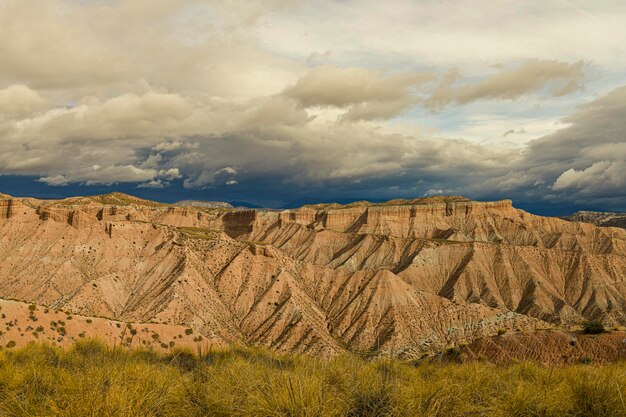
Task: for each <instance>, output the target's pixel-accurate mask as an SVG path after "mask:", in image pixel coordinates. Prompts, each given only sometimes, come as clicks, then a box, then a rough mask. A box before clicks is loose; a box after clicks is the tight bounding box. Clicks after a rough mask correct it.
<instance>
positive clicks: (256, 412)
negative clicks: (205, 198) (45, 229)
mask: <svg viewBox="0 0 626 417" xmlns="http://www.w3.org/2000/svg"><path fill="white" fill-rule="evenodd" d="M625 397H626V364H624V363H616V364H612V365H607V366H594V365H575V366H568V367H562V368H546V367H541V366H539V365H536V364H530V363H522V364H514V365H510V366H506V367H496V366H492V365H488V364H482V363H466V364H434V363H430V364H421V365H415V364H411V363H407V362H402V361H396V360H391V359H381V360H376V361H365V360H363V359H360V358H357V357H354V356H342V357H338V358H334V359H328V360H323V359H317V358H312V357H308V356H299V355H278V354H274V353H269V352H267V351H265V350H262V349H254V348H233V349H228V350H217V351H209V352H192V351H190V350H184V349H173V350H172V351H171V352H170V353H168V354H162V353H157V352H155V351H151V350H136V349H135V350H129V349H125V348H110V347H107V346H105V345H104V344H102V343H100V342H98V341H95V340H81V341H80V342H78V343H76V345H74V346H73V347H71V348H69V349H62V348H58V347H52V346H48V345H45V344H31V345H28V346H26V347H24V348H21V349H4V350H3V351H0V415H2V416H67V417H70V416H73V417H80V416H159V417H168V416H185V417H200V416H300V417H309V416H353V417H356V416H360V417H363V416H372V417H373V416H445V417H455V416H474V415H476V416H498V417H504V416H548V417H549V416H559V417H560V416H572V417H574V416H581V417H582V416H626V404H625V402H624V398H625Z"/></svg>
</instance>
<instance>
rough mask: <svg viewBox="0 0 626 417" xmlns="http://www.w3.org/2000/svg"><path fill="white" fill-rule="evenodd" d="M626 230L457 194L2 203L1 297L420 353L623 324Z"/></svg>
mask: <svg viewBox="0 0 626 417" xmlns="http://www.w3.org/2000/svg"><path fill="white" fill-rule="evenodd" d="M625 275H626V231H625V230H623V229H619V228H611V227H606V228H605V227H602V228H601V227H597V226H594V225H592V224H588V223H581V222H569V221H566V220H563V219H558V218H550V217H541V216H535V215H532V214H530V213H527V212H524V211H522V210H518V209H516V208H514V207H513V205H512V202H511V201H510V200H501V201H494V202H475V201H471V200H467V199H464V198H462V197H435V198H433V197H430V198H425V199H416V200H391V201H390V202H387V203H362V202H357V203H353V204H348V205H333V204H330V205H328V204H327V205H322V206H319V205H316V206H304V207H301V208H298V209H290V210H282V211H267V210H253V209H249V210H248V209H223V208H219V209H211V208H194V207H177V206H173V205H165V204H160V203H156V204H151V203H150V202H149V201H148V200H141V199H136V200H135V198H134V197H132V196H127V195H123V194H115V195H113V196H111V195H106V196H105V197H101V196H92V197H89V198H71V199H66V200H51V201H46V200H37V199H30V198H7V199H3V200H1V201H0V297H4V298H16V299H20V300H23V301H25V302H33V303H40V304H45V305H50V306H51V307H54V308H62V309H64V310H68V311H72V312H73V313H75V314H82V315H87V316H89V315H100V316H103V317H107V318H109V319H112V320H122V321H129V322H135V321H138V322H148V321H150V320H156V321H158V322H162V323H166V324H170V325H179V326H189V327H193V328H194V329H197V331H198V332H199V334H201V335H203V337H205V338H206V339H209V340H219V341H220V343H224V344H232V343H244V344H253V345H263V346H267V347H270V348H272V349H275V350H278V351H293V352H306V353H311V354H316V355H322V356H328V355H336V354H339V353H341V352H344V351H346V350H348V351H352V352H370V353H373V354H383V353H384V354H393V355H396V356H406V357H419V356H420V355H422V354H423V353H424V352H429V351H437V350H441V349H444V348H445V347H447V346H449V345H454V344H459V343H466V342H471V341H473V340H475V339H477V338H478V337H481V336H489V335H495V334H497V333H498V332H499V331H500V330H502V329H505V330H507V331H511V332H515V331H532V330H534V329H537V328H549V327H554V326H556V327H572V326H576V325H577V324H579V323H580V322H581V321H583V320H586V319H590V318H598V319H602V320H604V321H606V322H607V323H614V324H623V323H625V322H626V302H625V301H624V296H623V294H626V283H625V282H624V276H625Z"/></svg>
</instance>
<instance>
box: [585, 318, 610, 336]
mask: <svg viewBox="0 0 626 417" xmlns="http://www.w3.org/2000/svg"><path fill="white" fill-rule="evenodd" d="M605 332H606V328H605V327H604V323H602V322H601V321H600V320H589V321H586V322H584V323H583V333H585V334H601V333H605Z"/></svg>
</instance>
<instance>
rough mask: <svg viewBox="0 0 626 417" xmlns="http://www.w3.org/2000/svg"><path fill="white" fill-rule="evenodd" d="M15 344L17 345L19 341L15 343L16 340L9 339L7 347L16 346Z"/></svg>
mask: <svg viewBox="0 0 626 417" xmlns="http://www.w3.org/2000/svg"><path fill="white" fill-rule="evenodd" d="M15 345H17V343H15V340H9V342H8V343H7V348H9V349H11V348H14V347H15Z"/></svg>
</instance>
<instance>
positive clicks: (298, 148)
mask: <svg viewBox="0 0 626 417" xmlns="http://www.w3.org/2000/svg"><path fill="white" fill-rule="evenodd" d="M0 3H1V5H0V55H1V56H2V58H3V61H2V65H0V138H1V140H0V174H13V175H28V176H33V177H35V178H39V181H41V182H42V183H45V184H49V185H51V186H52V185H54V186H64V185H69V184H75V183H78V184H84V185H94V184H124V183H126V184H131V185H132V186H135V185H136V186H138V187H140V188H165V189H167V188H170V187H180V186H181V184H183V185H182V186H184V187H186V189H187V191H185V190H180V192H181V193H185V192H188V191H189V192H194V190H200V189H205V188H210V189H211V192H215V193H231V194H228V195H234V193H241V194H240V197H239V198H241V199H242V200H246V199H251V198H255V196H259V195H271V196H272V197H271V198H272V199H273V201H283V202H284V200H286V199H292V198H293V199H296V198H299V197H301V196H303V195H319V196H324V197H325V198H339V197H341V198H350V197H352V196H356V197H359V198H361V197H367V198H387V197H389V198H393V197H398V196H416V195H424V194H428V195H434V194H436V193H440V192H443V193H451V194H468V195H470V196H472V197H476V198H479V197H485V198H487V197H492V196H494V195H497V196H502V197H519V198H523V199H524V200H525V201H531V200H532V201H544V200H545V199H546V198H552V199H563V200H570V201H579V200H581V201H583V200H585V199H587V200H589V199H594V200H596V199H597V200H598V201H606V199H608V198H615V199H618V197H615V196H619V195H622V196H623V192H622V191H621V189H623V186H624V184H623V181H622V180H621V179H622V178H623V177H624V175H623V174H624V171H623V170H624V168H623V162H624V160H626V148H625V145H624V142H625V141H624V132H625V131H626V126H625V125H624V120H625V119H626V115H625V113H626V110H625V108H624V107H625V104H624V103H625V102H626V89H624V88H623V89H617V90H615V91H613V92H611V93H609V94H606V95H603V96H598V97H596V98H595V99H589V97H591V96H592V95H593V94H596V93H597V92H598V91H603V89H604V90H608V89H609V87H607V86H608V85H611V86H612V85H615V84H618V83H621V82H623V81H624V80H621V79H619V76H620V75H619V74H623V73H624V71H622V69H623V68H624V67H625V65H622V64H621V63H619V62H618V59H617V58H616V57H623V56H626V55H625V54H621V53H620V51H624V45H625V43H624V42H622V38H624V36H622V35H624V34H626V32H624V30H625V29H624V25H623V24H622V22H621V20H623V16H624V15H625V14H624V12H623V10H622V9H621V8H620V7H621V6H620V5H619V4H617V5H614V7H613V8H612V9H611V10H609V8H607V10H604V11H603V10H598V9H602V7H600V6H597V5H593V6H589V8H590V9H589V13H591V14H592V15H593V16H595V17H596V19H597V21H598V22H599V23H598V22H593V21H590V19H588V17H585V16H582V15H581V14H580V13H578V12H576V11H573V14H568V13H566V11H564V10H563V7H561V6H562V5H557V6H554V7H552V8H548V9H546V8H545V7H543V5H541V4H539V3H535V4H534V6H533V5H532V4H531V3H532V2H523V3H520V2H517V3H516V2H508V1H505V2H504V3H499V4H497V5H492V4H491V3H490V7H488V8H485V7H483V8H479V7H476V6H475V5H472V8H473V9H476V10H479V9H480V10H482V11H483V12H481V13H478V14H476V13H468V10H469V9H470V8H469V7H468V6H467V5H463V3H462V2H461V3H458V2H448V1H442V2H426V3H424V2H410V1H399V2H398V3H397V4H394V7H393V8H386V9H384V10H383V9H381V8H380V4H379V3H377V2H372V1H369V0H362V1H346V2H326V1H322V2H320V3H319V5H317V4H316V5H315V6H312V5H310V4H308V3H306V2H297V1H295V2H290V1H281V0H277V1H271V2H258V3H255V4H254V5H250V4H249V2H244V1H240V0H236V1H228V2H219V1H216V2H206V1H201V0H197V1H196V0H190V1H179V0H154V1H143V0H142V1H137V0H119V1H117V0H116V1H114V2H110V1H73V0H41V1H37V2H28V4H27V5H25V4H24V2H23V1H18V0H4V1H2V0H0ZM461 6H463V7H461ZM537 7H540V9H541V10H542V13H540V16H539V17H538V16H537V13H536V11H537V10H539V9H538V8H537ZM483 9H484V10H483ZM330 12H337V13H334V14H333V13H330ZM611 13H613V14H615V16H614V17H612V16H611ZM320 16H325V18H324V19H320V18H319V17H320ZM336 16H339V17H336ZM347 17H349V18H347ZM620 17H621V19H620ZM583 18H584V20H580V19H583ZM339 20H341V22H339ZM390 22H391V23H390ZM339 23H341V24H339ZM487 23H490V24H487ZM390 28H392V29H390ZM504 29H507V30H506V31H505V30H504ZM509 29H510V30H509ZM590 33H591V34H593V36H591V35H589V34H590ZM494 34H497V35H498V36H494ZM557 34H558V36H557ZM557 37H564V38H566V39H567V42H565V41H563V40H560V41H558V42H556V41H555V39H556V38H557ZM515 46H517V48H514V47H515ZM596 50H597V51H598V55H597V58H598V59H597V60H596V59H595V57H596V55H594V53H593V52H594V51H596ZM562 51H566V52H562ZM579 52H580V53H579ZM583 61H584V63H583ZM587 62H590V63H589V64H587ZM607 62H609V64H607ZM318 64H319V65H318ZM496 64H498V66H496ZM311 65H315V66H313V67H311ZM620 65H622V66H620ZM450 68H458V69H457V70H452V71H450V70H449V69H450ZM486 68H487V70H485V69H486ZM583 73H584V74H583ZM606 74H614V75H611V76H607V75H606ZM583 75H584V76H585V81H586V82H587V85H586V87H585V88H586V90H585V91H580V92H577V94H571V95H568V96H567V97H564V96H563V95H565V94H569V93H570V92H572V91H578V90H577V89H579V88H580V86H581V85H582V82H583ZM611 77H613V78H611ZM503 100H507V101H511V100H517V102H516V103H514V104H508V107H506V106H507V104H506V103H502V101H503ZM583 100H588V101H589V103H588V104H586V105H583V106H581V107H579V108H578V109H576V110H572V109H573V108H574V107H575V105H576V103H578V102H580V101H583ZM469 103H474V104H473V105H472V106H471V111H472V114H471V115H468V112H469V111H470V110H468V109H469V106H467V107H462V105H463V104H469ZM433 109H437V110H442V112H441V113H438V114H432V113H431V112H429V111H428V110H433ZM464 109H465V110H464ZM567 114H569V116H565V117H564V115H567ZM557 120H560V121H561V122H562V123H563V125H560V126H565V127H564V128H563V129H561V130H558V131H556V132H553V133H551V134H548V135H545V136H543V137H540V138H539V139H536V140H534V141H530V142H528V141H529V140H530V139H531V138H532V137H537V136H540V135H543V133H544V132H549V131H554V129H556V125H555V124H554V123H555V121H557ZM511 127H514V129H511ZM533 127H535V128H533ZM438 129H439V130H438ZM448 129H449V130H448ZM538 131H539V132H541V133H535V132H538ZM450 132H452V133H450ZM502 132H506V133H505V134H504V136H505V138H506V139H503V137H502V136H503V135H502ZM457 133H458V134H457ZM488 135H491V136H493V137H494V138H495V139H494V140H493V141H492V142H491V143H487V142H486V140H485V139H486V138H485V136H488ZM531 135H532V137H531ZM468 138H469V139H468ZM505 142H506V143H505ZM623 200H624V197H622V200H621V201H623ZM615 201H617V200H614V201H613V203H612V204H621V203H615ZM624 204H625V205H626V202H625V203H624Z"/></svg>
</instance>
